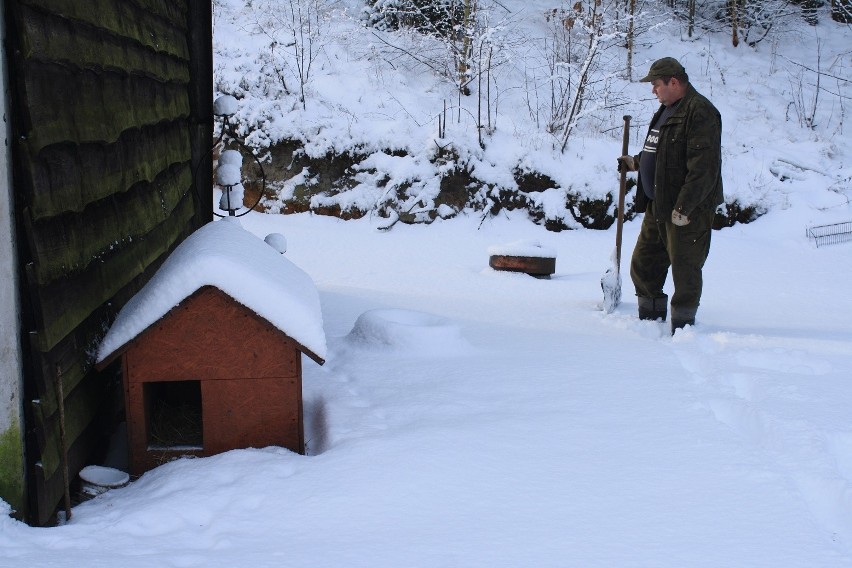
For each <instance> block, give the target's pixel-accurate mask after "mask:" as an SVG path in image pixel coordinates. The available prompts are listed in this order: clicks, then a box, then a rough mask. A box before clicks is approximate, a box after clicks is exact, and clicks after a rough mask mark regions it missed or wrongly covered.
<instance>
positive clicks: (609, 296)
mask: <svg viewBox="0 0 852 568" xmlns="http://www.w3.org/2000/svg"><path fill="white" fill-rule="evenodd" d="M601 288H602V289H603V311H604V312H606V313H608V314H611V313H612V312H613V310H615V308H617V307H618V304H620V303H621V274H620V271H619V270H618V269H616V268H615V267H612V268H610V269H609V270H607V271H606V273H605V274H604V275H603V278H601Z"/></svg>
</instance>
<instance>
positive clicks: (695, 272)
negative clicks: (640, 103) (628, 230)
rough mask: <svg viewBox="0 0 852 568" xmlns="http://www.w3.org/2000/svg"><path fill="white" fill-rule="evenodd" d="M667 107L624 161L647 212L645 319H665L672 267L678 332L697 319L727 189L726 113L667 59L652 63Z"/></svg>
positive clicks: (638, 278) (641, 289)
mask: <svg viewBox="0 0 852 568" xmlns="http://www.w3.org/2000/svg"><path fill="white" fill-rule="evenodd" d="M640 81H642V82H646V83H651V86H652V92H653V93H654V94H655V95H656V96H657V99H658V100H659V101H660V108H659V109H658V110H657V112H656V113H655V114H654V116H653V118H652V119H651V124H650V126H649V128H648V134H647V135H646V137H645V143H644V145H643V147H642V151H641V152H640V153H639V154H638V155H636V156H622V157H621V158H619V160H618V162H619V167H620V168H626V169H627V170H628V171H638V172H639V176H638V177H639V184H638V189H637V192H636V203H635V209H636V211H637V212H645V218H644V219H643V221H642V228H641V230H640V232H639V239H638V240H637V242H636V248H635V249H634V251H633V258H632V260H631V262H630V277H631V278H632V280H633V285H634V286H635V287H636V296H637V297H638V300H639V318H640V319H648V320H656V319H661V320H663V321H665V319H666V308H667V304H668V296H667V295H666V294H665V293H663V285H664V284H665V281H666V276H667V274H668V269H669V267H671V269H672V281H673V283H674V294H673V295H672V299H671V305H672V311H671V330H672V333H674V332H675V330H676V329H679V328H682V327H684V326H686V325H693V324H694V323H695V314H696V312H697V311H698V303H699V300H700V299H701V289H702V283H703V280H702V275H701V271H702V269H703V267H704V262H705V261H706V260H707V255H708V253H709V252H710V234H711V230H712V225H713V217H714V216H715V213H716V208H717V207H718V206H719V205H720V204H721V203H723V201H724V198H723V195H722V144H721V140H722V117H721V115H720V114H719V111H718V110H716V107H714V106H713V104H712V103H711V102H710V101H709V100H707V99H706V98H705V97H703V96H702V95H701V94H699V93H698V91H696V90H695V87H693V86H692V85H691V84H690V83H689V76H688V75H687V74H686V70H685V69H684V68H683V66H682V65H681V64H680V63H679V62H678V61H677V60H676V59H674V58H671V57H665V58H663V59H660V60H658V61H655V62H654V63H653V65H651V70H650V71H649V72H648V75H647V76H646V77H644V78H642V79H640Z"/></svg>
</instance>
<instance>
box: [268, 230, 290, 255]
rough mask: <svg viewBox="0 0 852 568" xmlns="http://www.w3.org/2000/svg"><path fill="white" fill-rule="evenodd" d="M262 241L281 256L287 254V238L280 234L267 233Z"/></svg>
mask: <svg viewBox="0 0 852 568" xmlns="http://www.w3.org/2000/svg"><path fill="white" fill-rule="evenodd" d="M263 240H264V242H265V243H266V244H268V245H269V246H271V247H272V248H274V249H275V250H277V251H278V252H280V253H281V254H284V253H285V252H287V237H285V236H284V235H282V234H281V233H269V234H268V235H266V238H265V239H263Z"/></svg>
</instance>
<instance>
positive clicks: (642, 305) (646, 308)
mask: <svg viewBox="0 0 852 568" xmlns="http://www.w3.org/2000/svg"><path fill="white" fill-rule="evenodd" d="M637 298H638V300H639V319H640V320H651V321H656V320H660V321H666V309H667V308H668V305H669V297H668V296H666V295H663V296H662V297H661V298H648V297H646V296H637Z"/></svg>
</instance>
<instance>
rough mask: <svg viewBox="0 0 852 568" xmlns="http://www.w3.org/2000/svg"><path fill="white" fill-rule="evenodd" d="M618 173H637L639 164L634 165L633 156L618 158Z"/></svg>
mask: <svg viewBox="0 0 852 568" xmlns="http://www.w3.org/2000/svg"><path fill="white" fill-rule="evenodd" d="M618 171H619V173H620V172H622V171H625V172H638V171H639V164H638V163H636V158H634V157H633V156H621V157H620V158H618Z"/></svg>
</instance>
